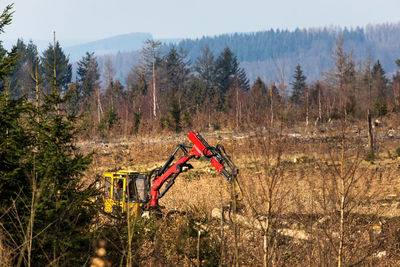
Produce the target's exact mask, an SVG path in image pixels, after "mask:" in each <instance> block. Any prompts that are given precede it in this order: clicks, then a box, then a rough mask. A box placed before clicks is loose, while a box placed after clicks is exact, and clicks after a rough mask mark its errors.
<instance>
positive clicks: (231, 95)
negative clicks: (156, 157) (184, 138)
mask: <svg viewBox="0 0 400 267" xmlns="http://www.w3.org/2000/svg"><path fill="white" fill-rule="evenodd" d="M346 41H347V40H346V39H345V36H339V38H338V39H337V41H336V44H335V48H334V50H333V51H332V52H331V53H332V57H331V60H332V64H333V65H334V67H333V68H331V69H329V70H328V71H327V72H325V73H322V76H321V77H320V79H319V80H317V81H314V82H308V81H307V76H306V74H305V71H304V70H303V67H302V65H301V62H299V63H298V64H297V66H296V68H295V69H294V70H293V74H292V75H291V78H290V79H289V80H286V76H287V75H285V73H284V70H283V69H281V68H280V67H279V66H276V68H277V71H278V73H281V75H280V81H279V82H277V83H274V82H273V83H270V84H267V83H266V82H265V81H264V80H263V79H261V78H260V77H258V78H257V79H256V80H255V81H254V82H253V83H252V84H250V82H249V79H248V78H247V76H246V73H245V71H244V69H243V68H241V67H240V64H239V61H238V58H237V56H236V55H235V54H234V53H233V52H232V50H231V49H230V48H229V47H228V46H226V47H225V48H224V50H223V51H222V52H221V53H220V54H219V55H218V56H217V57H216V56H215V55H214V54H213V53H212V52H211V49H210V48H209V47H208V46H205V48H204V49H203V50H202V52H201V54H200V55H199V56H198V57H197V58H196V59H195V61H194V62H191V61H190V60H189V59H188V56H187V52H186V51H184V50H182V49H179V48H178V47H175V46H173V47H171V48H170V50H168V51H167V52H163V46H162V44H161V43H160V42H157V41H153V40H147V41H146V43H145V44H144V47H143V49H142V51H141V57H140V60H139V63H138V64H136V65H135V66H134V67H132V70H131V72H130V73H129V74H128V76H127V78H126V80H125V82H124V83H123V82H121V81H120V80H119V79H115V76H116V71H117V70H116V69H115V67H114V66H113V64H112V61H111V60H105V62H104V63H103V65H104V67H103V72H102V73H101V72H100V70H99V64H98V61H97V58H96V57H95V56H94V53H93V52H92V53H89V52H87V53H86V55H85V56H83V57H82V59H81V60H79V62H78V63H77V72H76V79H75V81H73V80H72V76H73V75H72V65H71V63H70V62H69V59H68V56H66V55H65V53H64V51H63V49H62V48H61V47H60V44H59V43H58V42H56V41H55V42H54V44H49V47H48V48H47V49H46V50H45V51H44V52H43V53H42V54H41V55H40V56H37V54H36V47H35V45H34V44H33V43H32V42H30V43H29V44H25V43H24V42H23V41H21V40H19V41H18V43H17V45H16V46H15V48H14V50H15V53H17V54H18V55H19V57H18V60H17V62H16V65H15V68H14V70H13V71H11V72H10V74H9V75H7V77H6V79H4V81H2V82H3V86H4V87H5V89H6V91H7V92H8V94H9V95H10V96H11V97H13V98H15V99H17V98H20V97H26V98H28V99H33V98H34V91H32V90H31V89H32V88H35V83H36V82H37V86H38V87H39V88H40V90H39V91H40V94H42V95H46V94H48V93H49V92H50V89H51V86H52V85H53V84H57V86H58V87H59V88H60V92H61V94H62V95H63V96H65V97H66V99H67V100H66V102H65V104H64V107H65V109H66V110H67V111H68V112H71V113H73V114H76V115H79V120H80V122H81V123H82V125H83V126H82V127H83V129H85V130H84V133H82V135H83V136H86V137H92V136H100V137H106V136H117V135H124V136H127V135H131V134H137V133H148V132H156V131H175V132H179V131H181V130H182V129H185V130H189V129H197V130H205V129H214V130H215V129H221V128H228V129H244V128H249V127H252V125H258V126H261V125H264V126H265V125H266V123H267V122H272V123H273V122H274V120H275V121H276V120H279V121H285V122H288V123H293V122H298V121H304V122H305V124H307V125H308V124H309V123H310V121H313V122H314V123H316V122H323V121H329V120H332V119H337V118H341V117H348V116H351V117H354V118H363V117H365V114H366V113H367V110H371V112H372V115H373V116H377V117H379V116H384V115H386V114H387V113H388V112H397V111H398V109H399V73H397V74H395V75H394V76H393V77H392V79H389V78H388V77H387V75H386V73H385V70H384V68H383V66H382V64H381V62H380V60H377V61H372V59H371V58H370V57H369V58H366V59H364V60H362V61H358V62H357V61H356V60H355V59H354V56H353V55H354V52H353V50H351V49H346V48H345V47H346V46H345V42H346ZM54 47H55V49H54ZM393 61H395V60H393ZM397 63H398V61H397ZM35 71H36V72H37V73H38V77H37V80H35V79H34V73H35ZM54 73H56V79H55V78H54ZM101 76H102V77H103V80H104V83H101V82H100V78H101Z"/></svg>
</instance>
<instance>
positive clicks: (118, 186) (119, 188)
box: [114, 179, 124, 201]
mask: <svg viewBox="0 0 400 267" xmlns="http://www.w3.org/2000/svg"><path fill="white" fill-rule="evenodd" d="M123 193H124V180H123V179H114V200H115V201H122V199H123V198H122V197H123Z"/></svg>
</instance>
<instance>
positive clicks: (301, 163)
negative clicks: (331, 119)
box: [79, 117, 400, 266]
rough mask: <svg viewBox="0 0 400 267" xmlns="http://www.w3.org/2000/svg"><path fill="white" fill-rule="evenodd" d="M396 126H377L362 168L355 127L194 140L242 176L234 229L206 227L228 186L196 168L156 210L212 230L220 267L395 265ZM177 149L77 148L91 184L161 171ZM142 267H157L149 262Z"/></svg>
mask: <svg viewBox="0 0 400 267" xmlns="http://www.w3.org/2000/svg"><path fill="white" fill-rule="evenodd" d="M396 125H400V124H399V123H398V118H394V117H392V118H389V119H387V120H386V121H384V122H379V123H377V126H376V127H375V128H374V135H375V145H376V152H375V159H373V160H372V161H371V160H369V161H367V160H365V158H366V155H367V152H368V147H367V144H368V139H367V137H368V136H367V131H366V127H365V125H363V124H362V123H350V122H348V123H346V125H345V127H342V125H341V124H340V123H335V124H325V125H321V126H309V127H287V126H285V127H277V128H274V129H273V130H267V129H263V130H259V131H249V132H229V131H218V132H210V133H201V134H202V135H203V137H204V138H205V139H206V140H207V142H208V143H209V144H210V145H216V144H217V143H220V144H223V145H224V146H225V149H226V151H227V152H228V154H229V155H231V157H232V160H233V161H234V162H235V164H236V165H237V167H238V169H239V170H240V174H239V178H238V179H239V181H240V183H241V186H242V189H243V191H244V200H243V203H242V204H243V207H242V209H241V210H240V212H239V214H238V215H237V217H235V218H236V220H234V224H236V226H237V227H232V225H231V226H229V224H228V225H227V226H224V227H223V226H222V224H220V223H219V222H218V220H217V219H214V222H213V219H212V216H211V214H212V211H213V209H215V208H220V207H222V206H224V205H226V204H228V203H229V202H230V199H231V198H230V186H229V184H228V183H227V181H226V180H225V179H224V178H223V176H221V175H219V174H218V173H217V172H216V171H215V170H214V169H213V167H212V166H211V165H210V164H209V163H208V162H206V161H204V160H198V161H196V160H193V161H192V162H191V164H192V165H193V166H194V169H193V170H190V171H189V172H186V173H183V174H181V175H180V176H179V177H178V179H177V180H176V182H175V185H174V186H173V187H172V188H171V189H170V191H169V192H168V193H167V194H166V195H165V196H164V197H163V198H162V199H161V200H160V204H161V205H162V206H165V211H169V210H174V209H177V210H180V211H189V212H193V211H196V212H198V213H200V214H201V215H200V216H203V217H204V218H206V219H207V220H210V221H211V223H210V224H208V225H207V227H208V229H209V231H211V233H214V234H215V235H216V236H217V237H218V240H219V242H221V246H222V248H220V247H219V249H220V250H221V251H220V253H221V254H220V256H221V257H220V264H222V266H224V265H234V264H235V262H238V263H240V264H241V265H242V266H249V265H256V266H259V265H264V266H265V265H272V266H276V265H287V264H295V265H304V264H307V265H310V266H314V265H333V264H334V265H336V264H337V260H338V257H339V256H338V255H339V254H340V259H341V261H343V264H345V265H371V266H374V265H376V264H378V265H387V266H391V265H396V264H398V263H399V258H398V256H397V252H398V249H399V248H400V247H399V244H400V243H399V242H400V235H399V234H400V230H399V229H400V228H399V227H400V223H399V222H398V219H399V217H400V175H399V174H400V168H399V166H400V165H399V164H400V161H399V158H398V154H397V152H396V149H397V148H398V147H400V143H399V140H400V128H399V127H398V126H396ZM343 136H344V138H343ZM179 143H184V144H187V145H190V144H189V143H190V141H189V140H188V139H187V138H186V133H181V134H175V135H171V134H166V135H165V136H162V135H160V136H155V137H154V136H153V137H146V136H145V137H130V138H125V139H115V140H111V141H107V142H106V141H85V142H82V143H79V146H80V148H81V150H82V151H83V152H84V153H87V152H90V151H92V150H94V151H96V154H95V156H94V161H93V164H92V168H91V169H90V170H89V171H88V173H87V177H88V178H90V177H94V176H96V175H102V173H103V172H104V171H109V170H117V169H133V170H142V171H143V170H150V169H153V168H155V167H160V166H162V165H163V163H164V162H165V160H166V159H167V158H168V157H169V155H170V153H172V152H173V151H174V149H175V147H176V145H177V144H179ZM342 197H343V198H342ZM179 223H181V222H179V221H177V222H176V224H179ZM213 227H214V228H213ZM169 229H170V228H169ZM171 229H174V228H171ZM210 229H211V230H210ZM221 229H225V230H221ZM285 229H286V230H285ZM171 231H172V230H171ZM175 231H177V230H176V229H175ZM290 231H294V232H293V233H294V234H290V233H292V232H290ZM224 232H225V234H223V233H224ZM235 233H236V234H235ZM285 233H286V234H285ZM288 233H289V234H288ZM297 234H301V235H304V236H305V238H303V239H302V238H298V237H296V235H297ZM293 236H294V237H293ZM377 240H378V241H377ZM143 247H146V246H143ZM339 247H340V249H339ZM235 249H237V250H235ZM224 251H225V252H224ZM233 251H236V252H237V254H235V253H234V252H233ZM224 253H225V254H224ZM235 255H238V256H235ZM183 258H185V257H183ZM236 258H237V260H236ZM174 260H176V259H174ZM181 260H182V259H181ZM172 261H173V260H172V258H171V261H170V263H171V262H172ZM178 261H180V260H178ZM182 262H183V263H185V264H184V265H188V266H190V265H192V264H194V262H192V261H190V260H189V261H185V260H184V259H183V260H182ZM221 262H222V263H221ZM142 264H150V265H155V266H157V264H155V263H154V262H153V261H149V260H148V259H147V261H145V262H142ZM202 264H204V265H207V264H206V262H205V261H204V262H203V263H202Z"/></svg>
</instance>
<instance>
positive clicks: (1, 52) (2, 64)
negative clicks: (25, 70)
mask: <svg viewBox="0 0 400 267" xmlns="http://www.w3.org/2000/svg"><path fill="white" fill-rule="evenodd" d="M12 8H13V5H12V4H11V5H8V6H6V7H5V9H4V10H3V12H2V13H1V15H0V34H1V33H4V27H5V26H7V25H9V24H10V23H11V19H12V15H13V13H14V12H12V11H11V10H12ZM17 61H18V48H17V47H16V46H14V47H13V48H12V49H11V51H10V52H8V51H7V50H5V49H4V48H3V45H2V41H1V40H0V92H2V91H3V90H4V89H5V86H6V82H5V78H6V77H7V76H8V75H9V74H10V72H11V71H13V69H14V68H15V64H16V62H17Z"/></svg>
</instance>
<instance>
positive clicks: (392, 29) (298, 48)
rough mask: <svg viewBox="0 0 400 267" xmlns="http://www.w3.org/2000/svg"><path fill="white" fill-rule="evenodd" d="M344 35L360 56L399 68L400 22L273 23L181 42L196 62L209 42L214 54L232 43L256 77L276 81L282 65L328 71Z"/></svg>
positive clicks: (311, 72)
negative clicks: (352, 26) (290, 27)
mask: <svg viewBox="0 0 400 267" xmlns="http://www.w3.org/2000/svg"><path fill="white" fill-rule="evenodd" d="M339 35H342V36H343V40H344V48H345V49H346V50H351V49H352V50H353V59H354V60H355V61H356V62H359V61H360V60H362V59H365V58H367V57H368V56H369V55H370V56H371V58H372V60H377V59H379V60H380V62H381V63H382V66H383V67H384V68H385V70H386V71H387V73H388V74H392V73H393V72H394V71H395V68H396V66H395V64H394V62H393V58H394V57H399V55H400V46H399V44H400V24H382V25H374V26H367V27H365V28H355V29H347V28H345V29H341V28H337V27H329V28H322V29H296V30H295V31H289V30H279V29H278V30H272V29H271V30H269V31H262V32H255V33H234V34H223V35H219V36H215V37H203V38H200V39H196V40H191V39H186V40H183V41H181V42H180V43H179V47H180V48H182V49H183V50H185V51H187V53H188V57H189V58H190V59H191V60H192V61H193V62H194V60H195V59H196V57H198V56H199V55H200V54H201V51H202V49H204V47H205V46H208V47H209V48H210V50H211V51H212V52H213V53H214V54H218V53H220V52H221V51H222V50H223V49H224V48H225V46H229V48H230V49H231V50H232V51H233V53H234V54H235V55H237V57H238V60H239V61H240V63H241V64H242V66H243V67H244V68H245V70H246V73H247V75H248V77H249V78H250V80H252V81H253V80H255V79H256V78H257V77H258V76H260V77H261V78H263V79H265V80H267V81H271V82H272V81H276V80H278V79H277V78H278V76H279V73H280V72H281V71H284V72H285V73H286V74H289V73H291V72H292V71H293V70H294V68H295V67H296V65H297V64H301V65H302V66H303V68H304V72H305V73H306V74H307V76H308V79H309V80H317V79H320V76H321V73H322V72H323V71H326V70H327V69H328V68H330V67H332V66H333V65H332V57H331V55H332V50H333V48H334V44H335V42H336V41H337V39H338V36H339ZM168 48H170V46H167V48H166V49H168Z"/></svg>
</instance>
